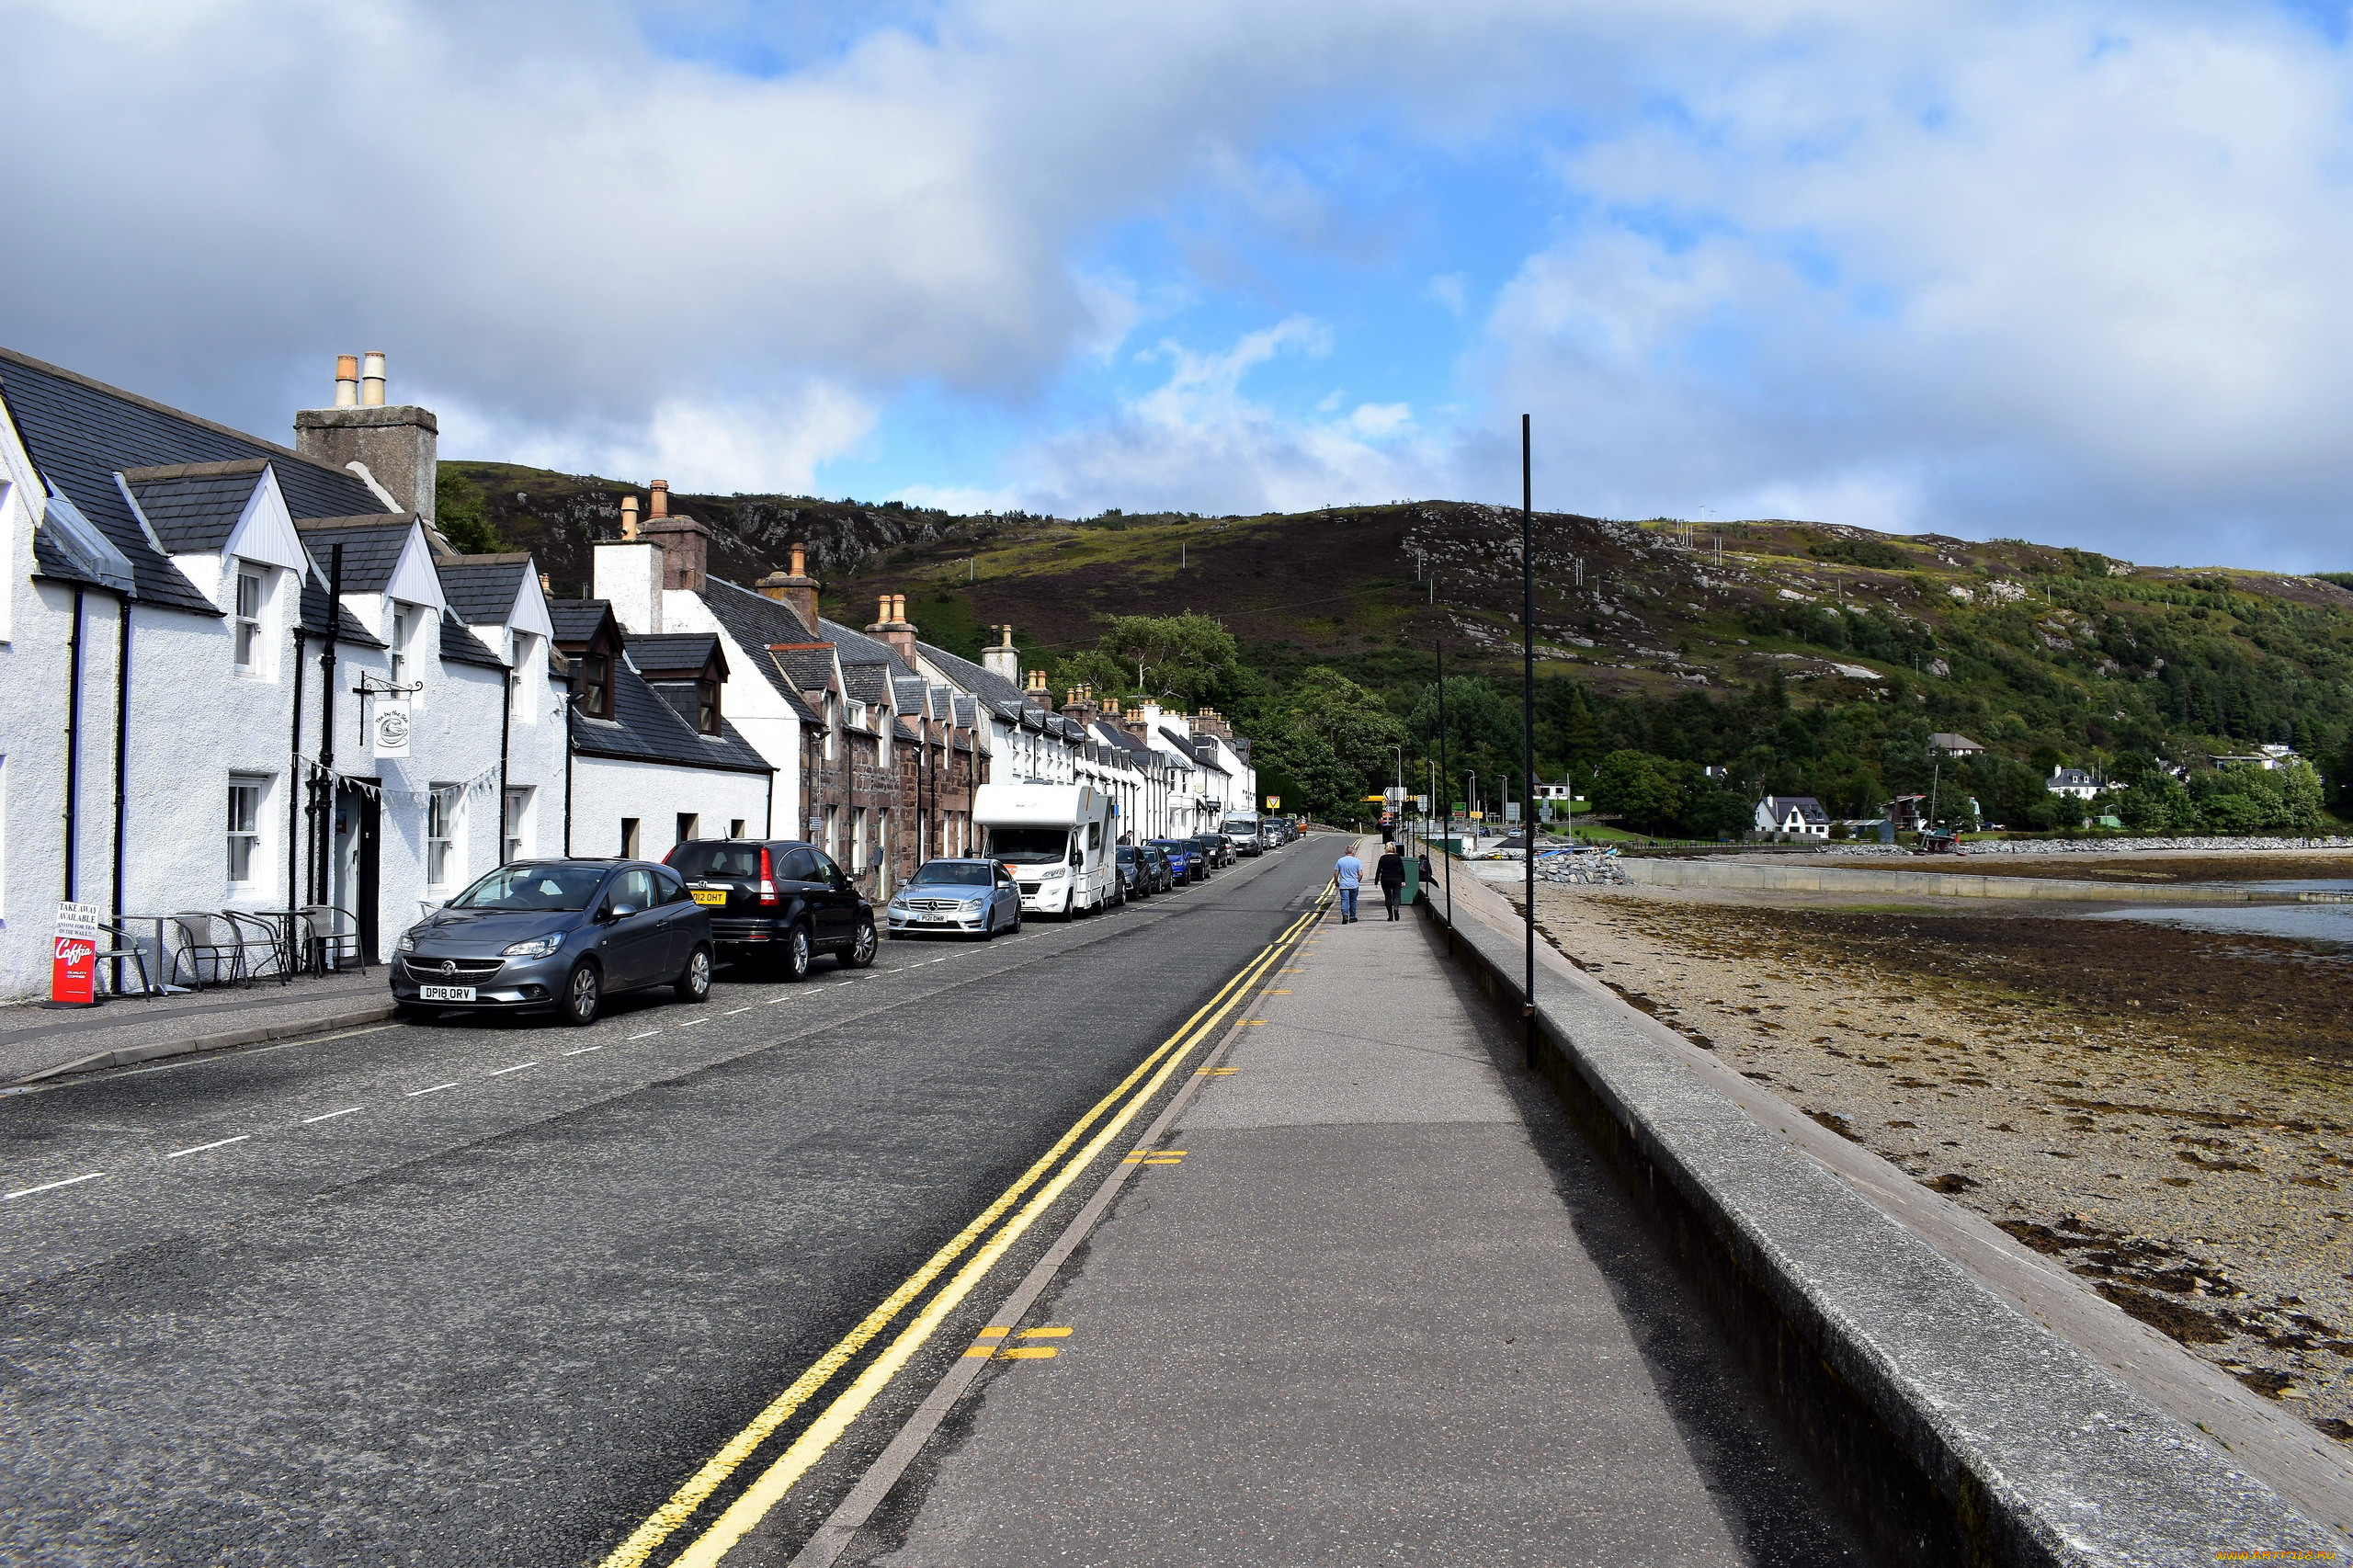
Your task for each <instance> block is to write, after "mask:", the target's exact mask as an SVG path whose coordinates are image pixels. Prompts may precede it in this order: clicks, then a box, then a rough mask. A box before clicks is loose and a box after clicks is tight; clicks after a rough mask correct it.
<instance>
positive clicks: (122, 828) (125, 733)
mask: <svg viewBox="0 0 2353 1568" xmlns="http://www.w3.org/2000/svg"><path fill="white" fill-rule="evenodd" d="M121 599H122V625H121V626H120V627H119V628H118V629H117V635H116V638H115V650H114V877H113V892H114V917H115V919H117V920H118V921H119V920H120V919H121V918H122V868H123V858H122V835H124V834H125V833H126V832H128V831H129V829H130V824H131V779H130V776H129V774H128V773H127V772H126V771H125V769H127V768H128V767H130V765H131V595H130V594H129V593H127V592H126V593H124V594H123V595H122V596H121Z"/></svg>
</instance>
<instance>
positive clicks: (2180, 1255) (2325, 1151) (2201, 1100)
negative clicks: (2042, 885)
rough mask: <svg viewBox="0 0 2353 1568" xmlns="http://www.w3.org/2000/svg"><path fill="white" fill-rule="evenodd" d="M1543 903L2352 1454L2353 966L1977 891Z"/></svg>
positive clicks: (1927, 1175)
mask: <svg viewBox="0 0 2353 1568" xmlns="http://www.w3.org/2000/svg"><path fill="white" fill-rule="evenodd" d="M2215 846H2216V841H2214V840H2211V839H2209V840H2197V841H2190V842H2189V843H2187V844H2184V845H2182V847H2195V848H2200V849H2206V848H2212V847H2215ZM2104 847H2107V848H2109V849H2110V850H2112V849H2113V847H2114V845H2113V842H2112V841H2111V843H2110V844H2109V845H2108V846H2104ZM2300 847H2307V848H2323V847H2347V848H2353V842H2347V841H2344V840H2333V841H2332V840H2322V841H2305V842H2304V843H2303V844H2302V845H2300ZM1498 891H1501V892H1506V893H1507V894H1510V895H1513V896H1515V897H1516V896H1517V893H1518V889H1516V888H1513V887H1510V886H1509V885H1507V884H1506V885H1505V886H1503V887H1501V888H1499V890H1498ZM1537 900H1538V919H1539V923H1540V928H1541V929H1542V930H1543V932H1544V934H1545V935H1546V936H1547V937H1548V938H1550V939H1551V940H1552V941H1553V942H1554V944H1555V945H1556V946H1558V947H1559V948H1561V949H1562V950H1563V952H1565V953H1567V954H1568V955H1570V956H1571V957H1572V958H1573V959H1574V960H1575V961H1577V962H1578V963H1580V964H1582V965H1583V966H1584V967H1586V968H1587V969H1589V970H1591V971H1595V972H1597V973H1598V974H1600V975H1601V976H1602V977H1603V978H1605V979H1606V980H1607V981H1608V983H1610V984H1611V985H1612V986H1613V987H1614V988H1616V989H1617V990H1619V991H1620V993H1621V994H1625V995H1626V996H1627V997H1628V998H1629V999H1630V1000H1631V1001H1633V1002H1635V1004H1636V1005H1637V1006H1642V1007H1643V1008H1644V1009H1645V1010H1646V1011H1649V1012H1651V1013H1652V1014H1654V1016H1656V1017H1659V1018H1660V1019H1662V1020H1663V1021H1665V1022H1666V1023H1668V1024H1670V1025H1671V1026H1673V1027H1674V1028H1677V1029H1679V1030H1680V1031H1682V1032H1683V1033H1684V1034H1685V1035H1686V1036H1687V1037H1688V1038H1689V1039H1691V1040H1694V1041H1696V1042H1697V1043H1699V1044H1700V1045H1702V1046H1704V1047H1706V1048H1708V1049H1710V1050H1712V1051H1718V1052H1719V1053H1721V1054H1722V1056H1723V1058H1724V1059H1725V1060H1726V1061H1727V1062H1731V1063H1732V1064H1733V1066H1734V1067H1735V1068H1736V1069H1737V1070H1738V1071H1740V1072H1741V1073H1743V1074H1745V1075H1746V1076H1747V1077H1749V1078H1751V1079H1753V1080H1755V1081H1756V1082H1758V1083H1760V1084H1763V1085H1767V1086H1768V1087H1770V1088H1772V1089H1773V1090H1774V1091H1775V1092H1777V1093H1779V1094H1780V1095H1782V1096H1784V1097H1786V1098H1788V1099H1790V1101H1791V1102H1792V1103H1793V1104H1795V1105H1797V1106H1798V1107H1799V1108H1801V1109H1802V1110H1803V1111H1805V1112H1806V1113H1807V1114H1809V1115H1811V1116H1812V1117H1813V1119H1815V1120H1817V1121H1819V1122H1821V1123H1822V1124H1823V1125H1824V1126H1826V1127H1829V1128H1831V1129H1833V1130H1834V1131H1837V1132H1839V1133H1840V1134H1842V1135H1843V1136H1846V1137H1848V1138H1851V1139H1853V1140H1855V1141H1856V1142H1860V1143H1863V1144H1865V1145H1866V1146H1868V1147H1870V1148H1871V1149H1872V1150H1874V1151H1875V1152H1877V1153H1880V1154H1881V1155H1883V1156H1884V1157H1886V1158H1887V1159H1889V1160H1890V1161H1892V1162H1893V1163H1894V1164H1895V1165H1898V1166H1900V1167H1902V1168H1903V1169H1904V1170H1906V1171H1908V1172H1910V1173H1911V1174H1912V1175H1913V1176H1915V1177H1916V1178H1917V1179H1918V1180H1920V1181H1921V1182H1922V1183H1923V1184H1924V1185H1926V1186H1927V1187H1930V1188H1931V1189H1933V1190H1935V1191H1938V1192H1941V1193H1944V1194H1946V1195H1948V1196H1949V1197H1951V1198H1952V1199H1954V1200H1955V1201H1956V1202H1960V1203H1962V1204H1965V1205H1967V1206H1969V1207H1971V1208H1973V1209H1975V1210H1978V1211H1980V1212H1981V1213H1984V1214H1985V1215H1986V1216H1988V1217H1989V1218H1991V1219H1992V1220H1993V1221H1995V1223H1997V1224H1999V1225H2001V1226H2002V1227H2003V1228H2004V1229H2005V1230H2007V1231H2008V1232H2009V1233H2011V1234H2012V1235H2013V1236H2016V1237H2017V1238H2018V1240H2019V1241H2021V1242H2022V1243H2024V1244H2026V1245H2028V1246H2030V1247H2033V1248H2034V1249H2036V1250H2037V1251H2040V1252H2042V1253H2045V1254H2047V1255H2049V1256H2053V1257H2056V1258H2059V1259H2061V1260H2063V1262H2064V1263H2065V1264H2066V1265H2067V1267H2070V1268H2071V1269H2073V1270H2074V1271H2075V1273H2076V1274H2078V1275H2079V1276H2081V1277H2083V1278H2085V1279H2086V1281H2087V1282H2088V1283H2090V1284H2091V1285H2092V1287H2093V1288H2094V1289H2095V1290H2098V1291H2099V1292H2100V1293H2101V1294H2102V1295H2103V1296H2105V1297H2107V1298H2108V1299H2109V1301H2113V1302H2115V1303H2116V1304H2117V1305H2118V1306H2119V1307H2120V1308H2122V1309H2123V1310H2124V1311H2126V1312H2130V1313H2131V1314H2132V1315H2133V1316H2135V1317H2137V1318H2140V1319H2141V1320H2142V1321H2143V1322H2145V1323H2148V1324H2152V1325H2153V1326H2154V1327H2156V1328H2158V1329H2159V1330H2161V1331H2162V1332H2164V1333H2166V1334H2168V1335H2172V1336H2173V1337H2174V1338H2175V1339H2177V1340H2178V1341H2180V1342H2181V1343H2182V1344H2183V1345H2185V1346H2188V1348H2189V1349H2190V1350H2191V1352H2192V1353H2193V1354H2196V1355H2199V1356H2200V1357H2203V1358H2206V1359H2208V1360H2210V1361H2211V1362H2213V1363H2215V1364H2216V1365H2217V1366H2220V1367H2221V1368H2222V1369H2224V1370H2226V1371H2228V1372H2230V1373H2231V1374H2232V1375H2233V1376H2235V1377H2237V1378H2238V1379H2239V1380H2240V1381H2243V1382H2245V1383H2246V1384H2247V1386H2249V1387H2251V1388H2254V1389H2256V1391H2258V1392H2262V1393H2264V1394H2266V1395H2267V1396H2268V1397H2271V1398H2274V1399H2278V1400H2280V1401H2282V1402H2283V1403H2286V1404H2287V1405H2288V1406H2289V1407H2290V1408H2291V1409H2294V1410H2296V1411H2298V1412H2299V1413H2300V1414H2302V1415H2305V1416H2306V1417H2307V1418H2308V1419H2310V1420H2311V1421H2312V1422H2313V1424H2314V1426H2317V1427H2318V1428H2319V1429H2320V1430H2321V1431H2323V1432H2324V1433H2326V1434H2327V1435H2328V1436H2330V1437H2335V1438H2337V1439H2339V1440H2341V1441H2344V1442H2346V1443H2347V1445H2348V1449H2353V1192H2348V1191H2347V1188H2348V1187H2353V961H2347V960H2344V959H2341V958H2335V957H2330V956H2325V955H2324V954H2323V953H2321V952H2319V951H2317V950H2315V949H2313V947H2311V946H2310V945H2308V944H2302V943H2297V942H2292V941H2285V940H2279V939H2275V938H2268V937H2245V936H2233V935H2222V934H2218V933H2212V932H2198V931H2188V930H2181V929H2177V928H2175V927H2171V926H2162V925H2156V924H2150V923H2141V922H2115V921H2085V920H2074V919H2069V918H2066V917H2064V916H2052V915H2047V914H2043V913H2041V912H2039V911H2038V912H2034V913H2030V914H2023V915H1986V914H1984V913H1982V911H1983V905H1982V904H1980V905H1978V906H1977V910H1976V911H1973V912H1971V913H1961V914H1946V913H1941V912H1937V913H1930V912H1924V911H1917V910H1908V909H1907V910H1904V911H1901V912H1898V911H1894V910H1890V909H1883V908H1879V907H1869V908H1862V909H1838V908H1832V907H1805V908H1782V907H1776V906H1773V905H1771V904H1769V903H1760V902H1756V901H1745V902H1731V901H1715V900H1711V899H1709V898H1707V897H1705V896H1693V894H1692V893H1691V892H1687V891H1686V890H1652V889H1625V890H1612V891H1607V892H1605V891H1603V890H1600V889H1597V888H1593V889H1578V888H1563V887H1557V886H1547V887H1540V888H1539V889H1538V892H1537Z"/></svg>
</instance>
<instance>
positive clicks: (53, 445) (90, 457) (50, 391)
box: [0, 348, 383, 616]
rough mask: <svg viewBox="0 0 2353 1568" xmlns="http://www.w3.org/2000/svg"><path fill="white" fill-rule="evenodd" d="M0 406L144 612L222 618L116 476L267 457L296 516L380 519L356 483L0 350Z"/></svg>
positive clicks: (291, 454)
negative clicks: (118, 563)
mask: <svg viewBox="0 0 2353 1568" xmlns="http://www.w3.org/2000/svg"><path fill="white" fill-rule="evenodd" d="M0 402H5V403H6V405H7V411H8V414H9V415H10V416H11V417H12V419H13V420H14V422H15V424H16V426H17V436H18V437H20V438H22V440H23V441H24V444H25V449H26V451H27V452H28V453H29V454H30V455H31V457H32V460H33V462H34V464H35V466H36V467H38V468H39V469H40V472H41V477H42V478H43V479H45V480H47V481H48V483H49V484H50V486H51V488H52V489H54V490H57V491H60V492H62V493H63V494H66V495H68V496H70V497H71V498H72V499H73V501H74V506H75V507H76V508H77V509H78V510H79V511H80V512H81V513H82V515H83V516H84V517H87V518H88V519H89V520H90V522H91V523H92V524H93V525H94V526H95V527H96V528H97V529H98V531H99V532H100V533H103V534H104V535H105V536H106V537H107V539H108V541H109V542H111V543H112V544H113V545H114V547H115V548H116V549H117V550H119V551H121V552H122V554H123V555H124V557H125V558H126V559H128V560H129V561H130V562H131V578H132V582H133V585H134V589H133V591H134V593H135V595H136V597H138V598H139V599H141V600H142V602H144V603H147V604H153V605H165V606H168V607H170V608H175V609H184V610H188V611H191V612H193V613H196V614H199V615H216V616H217V615H219V614H220V613H221V611H220V609H219V608H218V607H217V606H215V605H214V604H213V603H212V602H211V601H210V600H209V599H207V598H206V597H204V596H203V595H202V594H200V593H198V592H197V591H196V585H194V584H192V583H190V582H189V581H188V578H187V577H185V576H183V575H182V574H181V573H180V570H179V568H178V567H176V566H175V565H173V564H172V562H171V560H170V558H169V557H168V556H167V555H165V553H164V551H162V550H161V549H159V548H158V547H157V544H156V541H155V540H152V539H150V538H149V537H148V534H147V530H146V529H145V528H142V527H140V525H139V519H138V518H137V517H135V516H133V515H132V513H131V505H130V503H129V502H128V501H126V500H124V499H123V494H122V492H121V490H120V489H119V488H118V487H117V486H116V484H115V480H114V476H115V474H116V473H117V472H121V471H123V470H126V469H139V468H151V467H155V466H159V465H164V464H176V463H217V462H235V461H238V460H242V459H247V458H266V459H267V460H269V461H270V462H271V464H272V465H273V466H274V467H275V468H276V469H277V470H278V489H279V490H280V491H281V492H283V493H284V494H285V496H286V504H287V506H288V507H289V508H290V510H291V511H292V513H293V514H294V516H295V517H349V516H353V515H356V514H358V513H362V512H377V513H379V514H380V515H381V507H382V505H383V503H381V501H379V500H378V499H377V498H376V495H375V493H374V492H372V491H370V490H369V488H368V487H367V485H365V484H363V483H360V481H359V477H358V475H357V474H353V473H347V472H342V471H340V470H337V469H332V468H327V467H324V466H322V465H321V464H318V463H314V462H313V461H311V460H309V459H308V458H305V457H303V456H301V454H300V453H298V452H295V451H292V450H290V449H288V448H285V447H280V446H278V445H276V444H275V443H272V442H268V441H262V440H256V438H254V437H251V436H248V435H245V434H244V433H243V432H242V431H237V430H232V429H230V428H229V427H228V426H225V425H215V424H213V423H212V422H211V421H210V420H209V419H199V418H198V417H197V416H196V415H192V414H185V413H182V412H181V411H180V410H178V409H176V408H167V407H165V405H164V404H162V403H153V402H151V401H149V400H148V399H146V398H143V397H140V396H138V395H136V394H135V393H131V392H124V391H122V390H121V389H119V388H117V387H110V386H108V385H106V384H105V383H104V382H101V381H92V380H90V379H89V378H88V377H86V376H78V375H75V374H74V372H73V371H71V370H67V369H61V368H60V367H58V366H55V365H51V364H46V363H44V362H42V361H41V360H39V359H34V358H28V357H27V356H25V355H22V354H18V353H17V352H15V351H14V350H11V349H6V348H0Z"/></svg>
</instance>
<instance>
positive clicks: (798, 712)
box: [784, 691, 825, 728]
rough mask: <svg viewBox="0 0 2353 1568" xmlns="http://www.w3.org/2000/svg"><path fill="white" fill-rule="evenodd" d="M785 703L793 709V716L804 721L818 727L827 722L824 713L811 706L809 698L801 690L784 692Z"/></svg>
mask: <svg viewBox="0 0 2353 1568" xmlns="http://www.w3.org/2000/svg"><path fill="white" fill-rule="evenodd" d="M784 703H785V706H786V707H788V708H790V709H791V710H792V716H793V717H794V718H796V719H798V720H800V721H801V722H802V723H804V724H807V725H810V726H812V727H816V728H822V727H823V726H824V722H825V719H824V715H823V714H822V713H819V712H818V711H817V710H815V709H814V708H812V707H810V706H809V703H808V700H807V699H805V698H803V697H802V696H801V694H800V693H799V692H797V691H787V692H786V693H785V694H784Z"/></svg>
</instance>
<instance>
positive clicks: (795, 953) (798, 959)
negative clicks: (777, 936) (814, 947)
mask: <svg viewBox="0 0 2353 1568" xmlns="http://www.w3.org/2000/svg"><path fill="white" fill-rule="evenodd" d="M814 961H815V960H813V958H812V957H811V956H810V949H809V927H808V926H794V927H793V928H792V929H791V930H790V931H789V932H787V933H785V937H784V956H783V957H782V959H780V960H779V963H778V967H779V969H780V970H781V971H783V974H784V978H785V979H786V980H788V981H790V982H792V983H796V984H797V983H800V982H801V981H804V980H806V979H808V978H809V966H810V964H811V963H813V962H814Z"/></svg>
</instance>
